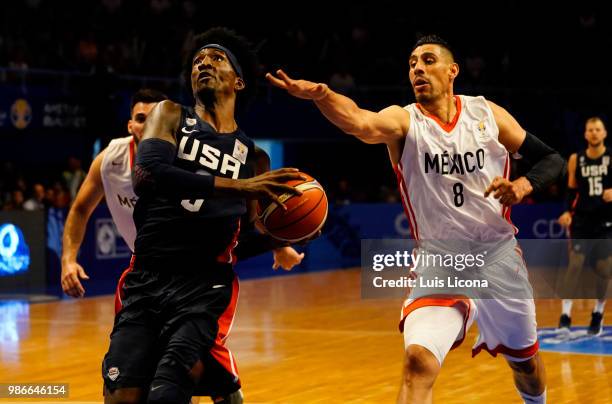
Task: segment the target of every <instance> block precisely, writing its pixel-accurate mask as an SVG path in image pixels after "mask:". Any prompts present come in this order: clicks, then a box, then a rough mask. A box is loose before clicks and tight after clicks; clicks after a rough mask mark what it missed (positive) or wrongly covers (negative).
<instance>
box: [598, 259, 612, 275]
mask: <svg viewBox="0 0 612 404" xmlns="http://www.w3.org/2000/svg"><path fill="white" fill-rule="evenodd" d="M595 273H596V274H597V275H598V276H599V277H600V278H603V279H610V278H611V277H612V258H607V259H605V260H598V261H597V262H596V263H595Z"/></svg>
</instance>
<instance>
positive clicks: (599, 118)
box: [585, 116, 606, 129]
mask: <svg viewBox="0 0 612 404" xmlns="http://www.w3.org/2000/svg"><path fill="white" fill-rule="evenodd" d="M591 122H601V124H602V125H603V127H604V129H605V127H606V123H605V122H604V120H603V119H602V118H601V117H600V116H592V117H590V118H589V119H587V120H586V122H585V126H586V124H587V123H591Z"/></svg>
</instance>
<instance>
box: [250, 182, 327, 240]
mask: <svg viewBox="0 0 612 404" xmlns="http://www.w3.org/2000/svg"><path fill="white" fill-rule="evenodd" d="M300 174H303V175H304V176H305V177H307V179H306V180H305V181H304V180H292V181H287V185H291V186H294V187H296V188H297V189H299V190H300V191H302V195H294V194H289V193H287V194H283V195H281V196H280V197H279V198H280V200H281V201H282V202H283V203H284V204H285V206H287V210H286V211H285V210H283V209H282V208H281V207H279V206H278V205H277V204H275V203H270V204H269V205H268V206H267V207H265V208H264V209H263V213H262V214H261V216H260V217H259V219H260V220H261V223H262V224H263V226H264V227H265V229H266V231H267V232H268V234H270V235H271V236H272V237H274V238H276V239H279V240H282V241H288V242H290V243H297V242H299V241H302V240H305V239H307V238H309V237H312V236H314V235H315V234H316V233H317V232H318V231H319V230H321V228H322V227H323V225H324V224H325V220H326V219H327V196H326V195H325V191H324V190H323V187H322V186H321V184H319V182H318V181H317V180H315V179H314V178H312V177H311V176H310V175H308V174H305V173H300Z"/></svg>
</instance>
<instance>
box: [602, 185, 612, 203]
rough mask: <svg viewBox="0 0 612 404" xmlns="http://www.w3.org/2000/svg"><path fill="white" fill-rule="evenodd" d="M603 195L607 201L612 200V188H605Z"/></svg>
mask: <svg viewBox="0 0 612 404" xmlns="http://www.w3.org/2000/svg"><path fill="white" fill-rule="evenodd" d="M602 197H603V200H604V201H605V202H608V203H609V202H612V188H608V189H604V191H603V195H602Z"/></svg>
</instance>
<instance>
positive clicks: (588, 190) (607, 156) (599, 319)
mask: <svg viewBox="0 0 612 404" xmlns="http://www.w3.org/2000/svg"><path fill="white" fill-rule="evenodd" d="M606 136H607V132H606V127H605V125H604V123H603V121H602V120H601V118H598V117H593V118H589V119H587V121H586V124H585V131H584V138H585V139H586V141H587V148H586V149H585V150H583V151H581V152H579V153H574V154H572V155H571V156H570V158H569V161H568V167H567V191H568V192H567V210H566V211H565V212H563V214H562V215H561V216H560V217H559V224H560V225H561V226H563V227H565V228H567V229H569V230H570V236H571V238H572V248H571V249H570V258H569V265H568V269H567V273H566V274H565V276H564V283H565V292H566V293H571V291H570V289H569V288H571V287H572V286H575V285H578V284H579V283H580V281H579V278H580V273H581V271H582V268H583V266H584V264H585V263H589V264H591V265H592V266H593V268H594V270H595V273H596V274H597V275H598V276H599V277H600V278H601V281H600V282H597V290H596V293H597V299H598V300H597V302H596V303H595V307H594V308H593V312H592V313H591V323H590V324H589V328H588V330H587V332H588V333H589V334H591V335H597V334H600V333H601V332H602V328H603V312H604V306H605V304H606V297H605V296H606V291H607V285H608V280H609V279H610V277H612V245H611V243H612V151H610V149H608V148H606V145H605V143H604V140H605V138H606ZM571 310H572V300H571V299H563V307H562V314H561V318H560V319H559V328H568V329H569V328H570V326H571V322H572V320H571Z"/></svg>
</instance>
